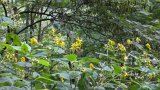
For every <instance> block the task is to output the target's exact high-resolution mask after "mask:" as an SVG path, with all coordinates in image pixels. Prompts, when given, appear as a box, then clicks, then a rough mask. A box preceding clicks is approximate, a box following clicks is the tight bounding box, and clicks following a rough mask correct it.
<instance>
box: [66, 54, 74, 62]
mask: <svg viewBox="0 0 160 90" xmlns="http://www.w3.org/2000/svg"><path fill="white" fill-rule="evenodd" d="M65 58H67V59H68V60H69V61H76V60H77V55H75V54H69V55H66V56H65Z"/></svg>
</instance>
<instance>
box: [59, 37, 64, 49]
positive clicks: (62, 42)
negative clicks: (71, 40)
mask: <svg viewBox="0 0 160 90" xmlns="http://www.w3.org/2000/svg"><path fill="white" fill-rule="evenodd" d="M59 45H60V46H61V47H64V46H65V42H64V41H63V40H62V39H61V40H60V41H59Z"/></svg>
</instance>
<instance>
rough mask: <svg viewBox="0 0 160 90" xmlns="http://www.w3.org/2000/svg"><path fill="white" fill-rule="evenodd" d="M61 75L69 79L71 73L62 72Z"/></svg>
mask: <svg viewBox="0 0 160 90" xmlns="http://www.w3.org/2000/svg"><path fill="white" fill-rule="evenodd" d="M59 76H60V77H63V78H64V79H68V80H69V74H67V73H60V74H59Z"/></svg>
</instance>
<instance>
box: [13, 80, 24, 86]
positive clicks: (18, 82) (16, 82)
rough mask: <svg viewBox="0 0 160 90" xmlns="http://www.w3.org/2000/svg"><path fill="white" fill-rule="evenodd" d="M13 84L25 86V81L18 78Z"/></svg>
mask: <svg viewBox="0 0 160 90" xmlns="http://www.w3.org/2000/svg"><path fill="white" fill-rule="evenodd" d="M14 86H16V87H23V86H25V82H23V81H19V80H18V81H15V83H14Z"/></svg>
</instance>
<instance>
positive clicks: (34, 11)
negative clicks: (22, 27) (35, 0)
mask: <svg viewBox="0 0 160 90" xmlns="http://www.w3.org/2000/svg"><path fill="white" fill-rule="evenodd" d="M24 13H35V14H40V15H47V16H52V15H51V14H46V13H41V12H35V11H23V12H20V13H19V14H24Z"/></svg>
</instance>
